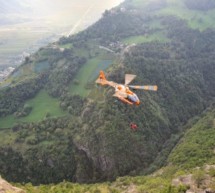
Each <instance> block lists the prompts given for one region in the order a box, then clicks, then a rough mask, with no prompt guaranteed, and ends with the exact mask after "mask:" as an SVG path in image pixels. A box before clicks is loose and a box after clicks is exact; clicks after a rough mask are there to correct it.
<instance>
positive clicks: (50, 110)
mask: <svg viewBox="0 0 215 193" xmlns="http://www.w3.org/2000/svg"><path fill="white" fill-rule="evenodd" d="M26 104H28V105H29V106H31V107H32V111H31V113H30V114H29V115H28V116H26V117H21V118H16V117H15V116H14V115H9V116H6V117H1V118H0V128H7V127H12V126H13V125H15V124H16V123H19V122H36V121H40V120H42V119H44V118H45V117H46V115H47V114H49V115H50V117H55V116H63V115H66V114H67V113H66V112H64V111H63V110H62V109H61V108H60V107H59V101H58V99H55V98H52V97H50V96H49V95H48V93H47V92H46V91H45V90H41V91H40V92H39V93H38V94H37V95H36V97H35V98H33V99H30V100H28V101H27V102H26Z"/></svg>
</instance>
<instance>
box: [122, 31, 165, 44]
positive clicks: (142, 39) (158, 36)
mask: <svg viewBox="0 0 215 193" xmlns="http://www.w3.org/2000/svg"><path fill="white" fill-rule="evenodd" d="M153 41H159V42H168V41H169V40H168V38H166V37H165V35H164V34H163V33H161V32H157V33H154V34H151V35H145V36H131V37H129V38H126V39H124V40H123V43H126V44H133V43H135V44H140V43H147V42H153Z"/></svg>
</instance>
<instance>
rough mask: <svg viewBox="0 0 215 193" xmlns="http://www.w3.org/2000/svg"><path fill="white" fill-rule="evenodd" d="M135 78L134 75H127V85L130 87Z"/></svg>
mask: <svg viewBox="0 0 215 193" xmlns="http://www.w3.org/2000/svg"><path fill="white" fill-rule="evenodd" d="M135 77H136V75H134V74H126V75H125V85H128V84H129V83H130V82H131V81H132V80H134V78H135Z"/></svg>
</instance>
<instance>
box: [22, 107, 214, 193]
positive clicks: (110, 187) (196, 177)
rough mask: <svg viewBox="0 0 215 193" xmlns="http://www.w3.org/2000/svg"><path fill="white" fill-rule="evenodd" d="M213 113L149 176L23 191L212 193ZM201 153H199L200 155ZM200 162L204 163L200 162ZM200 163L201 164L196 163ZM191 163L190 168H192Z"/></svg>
mask: <svg viewBox="0 0 215 193" xmlns="http://www.w3.org/2000/svg"><path fill="white" fill-rule="evenodd" d="M214 120H215V110H214V106H213V107H211V109H208V111H207V112H205V113H204V114H202V115H201V117H199V118H198V120H193V121H194V122H196V123H195V124H194V125H193V126H192V127H191V128H189V126H188V125H187V127H188V129H187V131H186V132H185V133H184V137H182V138H181V140H180V142H179V143H178V144H177V146H176V147H175V148H174V150H173V151H172V153H171V154H170V156H169V159H168V162H167V166H165V167H163V168H161V169H160V170H158V171H157V172H155V173H153V174H151V175H148V176H138V177H128V176H127V177H122V178H117V180H116V181H114V182H112V183H100V184H91V185H86V184H72V183H69V182H62V183H60V184H58V185H52V184H51V185H46V186H44V185H41V186H39V187H37V188H35V187H33V186H32V185H31V184H28V185H25V186H24V187H22V188H24V189H25V190H26V191H28V192H29V193H31V192H32V193H33V192H36V191H40V192H41V193H42V192H57V191H64V192H65V193H66V192H70V191H71V190H73V191H76V192H80V193H81V192H86V191H88V192H101V193H103V192H133V193H140V192H150V193H164V192H165V193H170V192H171V193H180V192H185V191H187V192H188V191H190V192H196V193H200V192H205V191H208V192H214V191H215V183H214V179H215V153H214V146H215V143H214V141H215V140H214V132H215V124H214ZM198 146H199V147H198ZM201 150H202V151H201ZM202 158H203V159H202ZM199 161H200V162H199ZM191 163H192V164H191Z"/></svg>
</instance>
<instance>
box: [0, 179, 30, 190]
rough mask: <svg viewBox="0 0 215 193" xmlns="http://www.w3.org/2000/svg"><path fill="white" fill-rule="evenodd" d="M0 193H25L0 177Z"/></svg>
mask: <svg viewBox="0 0 215 193" xmlns="http://www.w3.org/2000/svg"><path fill="white" fill-rule="evenodd" d="M0 193H26V192H25V191H24V190H22V189H20V188H17V187H14V186H12V185H11V184H9V183H8V182H7V181H5V180H3V179H2V178H1V177H0Z"/></svg>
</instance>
